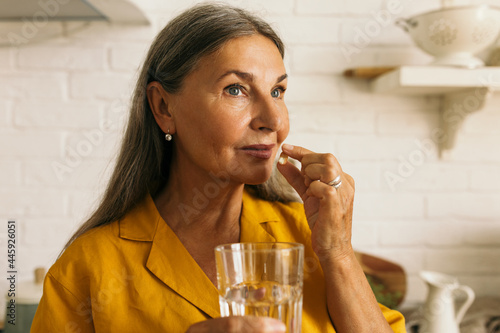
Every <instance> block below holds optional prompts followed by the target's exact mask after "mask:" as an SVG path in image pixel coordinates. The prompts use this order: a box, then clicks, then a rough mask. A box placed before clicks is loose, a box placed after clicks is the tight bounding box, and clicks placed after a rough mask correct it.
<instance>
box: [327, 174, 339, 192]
mask: <svg viewBox="0 0 500 333" xmlns="http://www.w3.org/2000/svg"><path fill="white" fill-rule="evenodd" d="M326 185H330V186H333V187H335V188H336V189H337V188H339V187H340V185H342V179H340V175H338V176H337V177H335V179H334V180H332V181H331V182H328V183H326Z"/></svg>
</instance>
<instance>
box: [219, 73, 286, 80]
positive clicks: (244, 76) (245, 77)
mask: <svg viewBox="0 0 500 333" xmlns="http://www.w3.org/2000/svg"><path fill="white" fill-rule="evenodd" d="M231 74H234V75H236V76H238V77H240V78H241V79H243V80H244V81H248V82H252V81H253V74H251V73H247V72H241V71H238V70H230V71H227V72H225V73H224V74H222V75H221V76H219V78H218V79H217V82H219V81H221V80H222V79H223V78H225V77H226V76H228V75H231ZM286 78H288V74H286V73H285V74H283V75H281V76H280V77H278V79H277V80H276V83H280V82H281V81H283V80H285V79H286Z"/></svg>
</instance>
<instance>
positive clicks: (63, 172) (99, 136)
mask: <svg viewBox="0 0 500 333" xmlns="http://www.w3.org/2000/svg"><path fill="white" fill-rule="evenodd" d="M126 110H127V108H126V107H125V105H124V104H123V102H122V100H120V99H116V100H114V101H113V102H112V103H111V106H110V111H111V113H115V114H118V115H119V117H118V120H117V121H112V120H110V119H107V118H103V119H101V120H100V121H99V128H95V129H89V130H84V131H83V132H82V134H83V138H82V139H80V140H79V141H78V142H77V143H76V144H75V145H72V146H69V147H67V148H66V151H65V154H64V157H63V158H61V159H60V160H58V161H52V163H51V164H50V165H51V167H52V171H54V174H55V176H56V178H57V179H58V180H59V182H63V181H64V180H65V178H66V177H67V176H68V175H70V174H72V173H73V172H74V171H75V169H76V168H78V167H79V166H80V165H81V164H82V163H83V160H84V159H85V158H86V157H88V156H90V155H91V154H92V153H93V152H94V150H95V149H96V148H97V147H99V146H100V145H101V144H102V143H103V142H104V139H105V137H106V135H108V134H110V133H112V132H115V131H117V130H119V129H120V128H121V126H122V125H123V124H124V122H125V117H126V116H127V114H126Z"/></svg>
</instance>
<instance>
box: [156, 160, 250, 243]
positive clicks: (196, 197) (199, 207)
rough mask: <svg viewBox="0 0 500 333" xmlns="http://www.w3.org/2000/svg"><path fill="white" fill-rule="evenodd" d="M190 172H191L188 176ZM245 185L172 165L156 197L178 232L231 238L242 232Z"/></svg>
mask: <svg viewBox="0 0 500 333" xmlns="http://www.w3.org/2000/svg"><path fill="white" fill-rule="evenodd" d="M187 173H190V174H189V175H187ZM243 189H244V184H235V183H233V182H232V181H231V180H230V177H229V176H227V177H224V176H223V175H219V176H215V175H213V174H204V173H201V172H199V173H193V172H186V171H185V169H179V168H176V167H175V166H172V168H171V170H170V176H169V180H168V183H167V184H166V185H165V187H164V188H163V189H162V190H161V191H160V192H159V193H158V195H157V196H156V197H155V198H154V201H155V204H156V207H157V208H158V211H159V212H160V215H161V216H162V217H163V219H164V220H165V221H166V223H167V224H168V225H169V226H170V228H172V230H173V231H174V232H175V233H176V234H178V235H179V234H186V233H197V234H205V235H206V236H210V235H218V236H219V237H229V236H230V235H232V238H234V234H235V233H238V237H239V220H240V214H241V203H242V196H243Z"/></svg>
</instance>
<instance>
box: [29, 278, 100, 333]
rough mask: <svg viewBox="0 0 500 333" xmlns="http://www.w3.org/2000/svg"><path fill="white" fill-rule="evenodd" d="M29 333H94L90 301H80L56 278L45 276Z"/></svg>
mask: <svg viewBox="0 0 500 333" xmlns="http://www.w3.org/2000/svg"><path fill="white" fill-rule="evenodd" d="M30 332H31V333H38V332H40V333H42V332H43V333H52V332H54V333H90V332H95V330H94V325H93V321H92V306H91V300H90V299H88V300H87V301H86V300H80V299H79V298H78V297H76V296H75V295H74V294H73V293H72V292H71V291H70V290H68V289H67V288H66V287H64V286H63V285H62V284H61V283H60V282H59V281H57V280H56V278H55V277H54V276H53V275H52V274H50V272H49V273H48V274H47V276H46V278H45V281H44V286H43V296H42V299H41V300H40V303H39V304H38V308H37V310H36V313H35V318H34V319H33V323H32V325H31V331H30Z"/></svg>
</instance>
